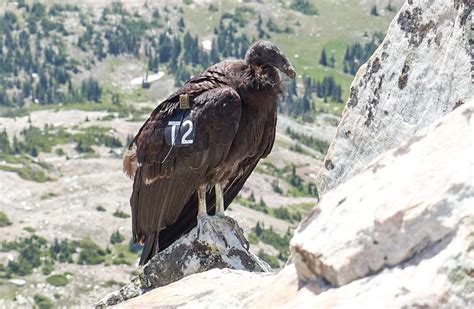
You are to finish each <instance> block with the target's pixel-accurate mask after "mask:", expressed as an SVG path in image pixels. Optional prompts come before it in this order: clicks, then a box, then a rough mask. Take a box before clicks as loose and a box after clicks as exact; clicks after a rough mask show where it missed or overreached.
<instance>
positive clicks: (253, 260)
mask: <svg viewBox="0 0 474 309" xmlns="http://www.w3.org/2000/svg"><path fill="white" fill-rule="evenodd" d="M213 268H230V269H236V270H246V271H251V272H271V271H272V269H271V267H270V266H269V265H268V264H267V263H265V262H264V261H262V260H260V259H259V258H258V257H257V256H256V255H254V254H252V253H251V252H250V251H249V244H248V242H247V240H246V239H245V238H244V236H243V231H242V229H241V228H240V227H239V226H238V224H237V222H236V221H235V220H234V219H232V218H231V217H220V216H213V217H209V218H208V219H207V221H206V222H205V223H204V224H202V225H198V226H197V227H195V228H194V229H192V230H191V231H190V232H189V233H188V234H186V235H184V236H182V237H181V238H180V239H178V240H177V241H176V242H175V243H174V244H173V245H171V246H169V247H168V248H166V249H165V250H164V251H162V252H160V253H158V254H157V255H155V256H154V257H153V258H152V259H151V260H150V261H149V262H148V263H147V264H146V265H145V266H144V268H143V272H142V273H141V274H140V275H138V276H137V277H135V278H133V279H132V280H131V282H130V283H129V284H128V285H126V286H124V287H122V288H121V289H120V290H119V291H116V292H113V293H110V294H108V295H107V296H105V297H104V298H103V299H101V300H100V301H99V302H97V303H96V304H95V307H96V308H103V307H107V306H112V305H116V304H118V303H121V302H123V301H126V300H128V299H131V298H134V297H137V296H139V295H141V294H143V293H146V292H148V291H150V290H152V289H155V288H157V287H161V286H166V285H168V284H170V283H173V282H175V281H178V280H180V279H183V278H184V277H186V276H189V275H192V274H196V273H201V272H204V271H207V270H210V269H213Z"/></svg>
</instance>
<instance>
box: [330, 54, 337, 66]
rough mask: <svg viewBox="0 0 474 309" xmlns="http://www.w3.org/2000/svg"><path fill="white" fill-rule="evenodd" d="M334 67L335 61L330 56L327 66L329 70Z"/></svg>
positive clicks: (332, 56)
mask: <svg viewBox="0 0 474 309" xmlns="http://www.w3.org/2000/svg"><path fill="white" fill-rule="evenodd" d="M335 65H336V59H334V54H331V58H329V66H330V67H331V68H334V66H335Z"/></svg>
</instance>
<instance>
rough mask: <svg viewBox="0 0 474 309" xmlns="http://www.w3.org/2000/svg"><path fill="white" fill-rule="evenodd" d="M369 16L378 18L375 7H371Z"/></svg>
mask: <svg viewBox="0 0 474 309" xmlns="http://www.w3.org/2000/svg"><path fill="white" fill-rule="evenodd" d="M370 15H372V16H379V12H378V10H377V5H375V4H374V5H373V6H372V8H371V9H370Z"/></svg>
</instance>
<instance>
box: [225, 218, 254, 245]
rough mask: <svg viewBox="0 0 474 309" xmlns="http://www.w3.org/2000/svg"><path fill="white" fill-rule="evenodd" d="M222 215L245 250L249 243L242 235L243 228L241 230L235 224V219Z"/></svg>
mask: <svg viewBox="0 0 474 309" xmlns="http://www.w3.org/2000/svg"><path fill="white" fill-rule="evenodd" d="M223 217H224V218H225V219H226V220H225V222H226V223H227V224H228V225H230V227H231V229H233V230H234V231H235V236H236V237H237V239H238V240H239V241H240V243H241V244H242V247H244V248H245V249H246V250H248V249H249V247H250V244H249V242H248V241H247V239H246V238H245V236H244V230H242V228H241V227H240V226H239V225H238V224H237V221H235V220H234V219H232V218H231V217H227V216H225V215H223Z"/></svg>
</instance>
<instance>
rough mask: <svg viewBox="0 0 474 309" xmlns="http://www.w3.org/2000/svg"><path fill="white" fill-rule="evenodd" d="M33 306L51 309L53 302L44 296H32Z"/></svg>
mask: <svg viewBox="0 0 474 309" xmlns="http://www.w3.org/2000/svg"><path fill="white" fill-rule="evenodd" d="M33 299H34V301H35V304H36V305H37V306H38V308H39V309H50V308H53V302H52V301H51V299H49V298H48V297H46V296H44V295H39V294H36V295H35V296H33Z"/></svg>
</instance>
